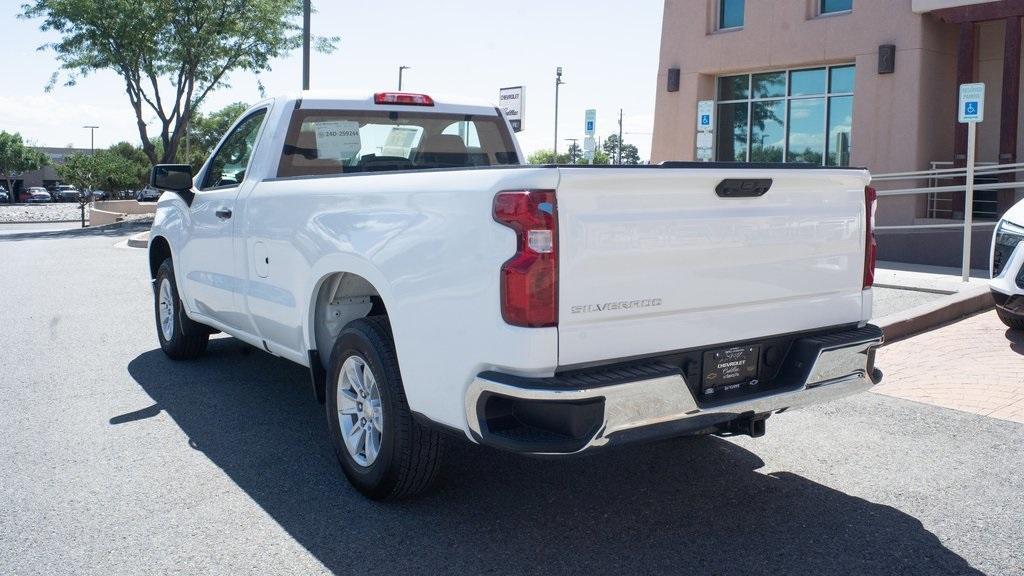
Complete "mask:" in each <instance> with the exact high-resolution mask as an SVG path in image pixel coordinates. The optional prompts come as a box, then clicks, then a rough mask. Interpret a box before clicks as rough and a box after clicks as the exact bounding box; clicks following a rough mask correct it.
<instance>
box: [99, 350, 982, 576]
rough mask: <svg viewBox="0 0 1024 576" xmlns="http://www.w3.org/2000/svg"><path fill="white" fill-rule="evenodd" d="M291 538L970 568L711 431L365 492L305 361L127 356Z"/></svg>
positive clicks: (832, 566) (866, 569) (460, 453)
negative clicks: (393, 494)
mask: <svg viewBox="0 0 1024 576" xmlns="http://www.w3.org/2000/svg"><path fill="white" fill-rule="evenodd" d="M128 370H129V372H130V373H131V375H132V376H133V377H134V378H135V380H136V381H137V382H138V383H139V385H140V386H142V388H143V389H145V391H146V392H147V393H148V394H149V396H150V397H152V399H153V400H154V401H155V403H156V404H155V405H154V406H150V407H147V408H143V409H142V410H139V411H136V412H133V413H129V414H121V415H114V416H113V417H112V418H111V425H117V424H119V423H121V422H128V421H131V420H136V419H141V418H146V417H148V416H151V415H154V414H156V413H158V412H159V411H160V410H163V411H166V412H167V413H168V415H170V416H171V417H172V418H173V419H174V421H175V422H176V423H177V425H178V426H180V427H181V429H182V430H183V431H184V432H185V433H186V435H187V436H188V437H189V444H190V445H191V446H192V447H193V448H195V449H197V450H201V451H203V452H204V453H205V454H206V456H208V457H209V458H210V459H211V460H212V461H213V462H214V463H215V464H217V465H218V466H219V467H220V468H221V469H222V470H224V472H225V473H226V474H227V475H228V476H229V477H230V478H231V479H232V480H233V481H234V482H235V483H236V484H237V485H238V486H239V487H240V488H242V489H243V490H244V491H245V492H246V493H247V494H248V495H249V496H250V497H252V499H253V500H254V501H255V502H256V503H258V504H259V505H260V506H261V507H262V508H263V509H264V510H266V511H267V512H268V513H269V514H270V515H271V516H272V517H273V518H274V520H276V521H277V522H278V523H279V524H280V525H281V526H282V527H284V528H285V530H287V531H288V532H289V534H290V535H291V536H292V537H293V538H295V540H296V541H297V542H298V543H300V544H301V545H302V546H304V547H305V548H306V549H307V550H309V552H310V553H312V554H313V555H314V556H315V557H316V558H317V559H318V560H319V561H320V562H322V563H323V564H324V565H325V566H326V567H327V568H329V569H331V570H333V571H335V572H339V573H356V572H358V573H372V574H378V573H379V574H411V573H426V574H438V573H468V574H477V573H484V572H486V573H515V574H530V573H537V574H556V573H569V574H575V573H586V574H624V573H625V574H636V573H662V572H670V573H680V574H689V573H693V574H703V573H715V574H741V573H742V574H758V573H774V574H827V573H844V574H860V575H868V574H895V573H898V574H929V575H934V574H980V572H977V571H976V570H974V569H973V568H971V567H970V565H969V564H968V563H967V562H966V561H965V560H964V559H962V558H961V557H959V556H958V555H956V554H955V553H953V552H952V551H950V550H948V549H946V548H945V547H944V546H943V545H942V543H941V542H940V541H939V540H938V538H936V537H935V536H934V535H933V534H931V533H930V532H928V531H927V530H925V529H924V527H923V526H922V525H921V523H920V522H919V521H918V520H917V519H915V518H913V517H911V516H908V515H907V514H904V513H903V512H900V511H899V510H897V509H895V508H892V507H889V506H884V505H879V504H874V503H872V502H869V501H867V500H863V499H861V498H857V497H854V496H850V495H848V494H844V493H843V492H840V491H837V490H834V489H832V488H829V487H828V486H824V485H822V484H818V483H816V482H813V481H811V480H808V479H807V478H803V477H801V476H799V475H796V474H792V473H787V472H782V473H775V474H771V475H766V474H762V473H759V472H757V469H758V468H760V467H761V466H763V462H762V461H761V460H760V459H759V458H758V457H757V456H756V455H754V454H753V453H751V452H749V451H747V450H745V449H743V448H740V447H738V446H736V445H735V444H733V443H731V442H728V441H725V440H722V439H719V438H691V439H680V440H673V441H669V442H662V443H658V444H651V445H644V446H639V447H629V448H623V449H617V450H609V451H607V452H604V453H600V454H595V455H593V456H588V457H580V458H574V459H567V460H542V459H532V458H526V457H521V456H516V455H512V454H505V453H501V452H498V451H493V450H489V449H485V448H481V447H477V446H474V445H471V444H468V443H465V442H450V443H449V448H450V449H449V452H448V458H447V461H446V463H447V466H446V468H445V471H444V473H443V477H442V478H441V482H440V486H439V487H438V489H437V490H435V491H434V492H433V493H430V494H427V495H425V496H422V497H420V498H418V499H415V500H412V501H406V502H399V503H392V504H381V503H375V502H370V501H367V500H365V499H363V498H362V497H361V496H359V495H358V494H357V493H356V492H355V491H354V490H352V489H351V488H349V486H348V485H347V484H346V482H345V479H344V477H343V475H342V474H341V472H340V468H339V467H338V466H337V464H336V462H335V458H334V454H333V452H332V451H331V448H330V445H329V444H328V442H327V439H326V426H325V422H324V420H325V418H324V415H323V408H322V407H321V406H320V405H318V404H317V403H316V402H315V401H314V400H313V398H312V393H311V391H310V390H309V387H308V385H306V382H307V373H306V371H305V369H303V368H301V367H299V366H296V365H294V364H291V363H290V362H287V361H285V360H281V359H277V358H273V357H271V356H269V355H267V354H265V353H263V352H261V351H258V350H255V349H252V348H249V347H248V346H246V345H244V344H242V343H240V342H238V341H236V340H234V339H232V338H219V339H216V340H213V341H211V343H210V350H209V352H208V354H207V355H206V356H205V357H204V358H202V359H200V360H199V361H196V362H193V363H172V362H170V361H169V360H167V359H166V358H165V357H164V355H163V354H162V353H161V352H160V350H153V351H150V352H146V353H144V354H142V355H140V356H138V357H137V358H135V359H134V360H133V361H132V362H131V363H130V364H129V366H128Z"/></svg>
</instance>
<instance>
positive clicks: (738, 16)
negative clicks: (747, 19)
mask: <svg viewBox="0 0 1024 576" xmlns="http://www.w3.org/2000/svg"><path fill="white" fill-rule="evenodd" d="M743 4H744V0H719V3H718V28H719V29H725V28H739V27H740V26H743Z"/></svg>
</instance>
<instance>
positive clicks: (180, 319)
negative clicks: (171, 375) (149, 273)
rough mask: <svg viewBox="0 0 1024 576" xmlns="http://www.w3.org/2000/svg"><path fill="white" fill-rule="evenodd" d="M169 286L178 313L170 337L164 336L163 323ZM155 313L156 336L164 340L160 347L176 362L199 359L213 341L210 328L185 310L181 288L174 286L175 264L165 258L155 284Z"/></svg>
mask: <svg viewBox="0 0 1024 576" xmlns="http://www.w3.org/2000/svg"><path fill="white" fill-rule="evenodd" d="M164 282H167V283H168V288H169V290H170V295H171V308H172V310H173V311H174V314H173V322H171V323H170V327H169V329H170V337H169V338H168V337H167V336H166V335H165V334H164V329H163V327H162V326H161V324H160V291H161V289H162V287H163V283H164ZM153 313H154V316H155V318H156V335H157V338H159V339H160V348H161V349H162V350H163V351H164V354H167V356H168V357H169V358H171V359H172V360H192V359H193V358H198V357H199V356H200V355H201V354H202V353H203V352H204V351H205V350H206V344H207V342H209V340H210V332H209V330H208V329H207V328H206V326H204V325H202V324H200V323H198V322H196V321H194V320H192V319H191V318H189V317H188V316H187V315H186V314H185V308H184V307H183V306H182V304H181V298H179V297H178V286H177V285H176V284H175V283H174V265H173V264H172V262H171V259H170V258H167V259H165V260H164V261H163V262H162V263H161V264H160V268H159V269H158V270H157V273H156V280H155V282H154V284H153Z"/></svg>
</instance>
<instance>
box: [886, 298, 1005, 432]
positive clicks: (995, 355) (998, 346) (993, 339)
mask: <svg viewBox="0 0 1024 576" xmlns="http://www.w3.org/2000/svg"><path fill="white" fill-rule="evenodd" d="M876 363H877V364H878V367H879V368H881V369H882V371H883V372H884V373H885V377H884V378H883V380H882V383H881V384H880V385H878V386H876V387H875V388H873V391H874V392H877V393H879V394H885V395H888V396H895V397H897V398H905V399H907V400H914V401H917V402H923V403H926V404H933V405H935V406H942V407H944V408H953V409H955V410H962V411H964V412H973V413H975V414H981V415H984V416H989V417H992V418H1000V419H1003V420H1012V421H1014V422H1021V423H1024V332H1021V331H1013V330H1008V329H1007V328H1006V326H1004V325H1003V323H1002V322H1000V321H999V318H998V317H997V316H996V313H995V311H994V310H990V311H988V312H984V313H981V314H977V315H975V316H971V317H969V318H965V319H964V320H961V321H959V322H955V323H953V324H950V325H947V326H943V327H941V328H937V329H935V330H932V331H930V332H926V333H924V334H919V335H917V336H914V337H912V338H908V339H906V340H902V341H900V342H894V343H892V344H889V345H887V346H885V347H883V348H882V349H881V350H879V351H878V356H877V360H876Z"/></svg>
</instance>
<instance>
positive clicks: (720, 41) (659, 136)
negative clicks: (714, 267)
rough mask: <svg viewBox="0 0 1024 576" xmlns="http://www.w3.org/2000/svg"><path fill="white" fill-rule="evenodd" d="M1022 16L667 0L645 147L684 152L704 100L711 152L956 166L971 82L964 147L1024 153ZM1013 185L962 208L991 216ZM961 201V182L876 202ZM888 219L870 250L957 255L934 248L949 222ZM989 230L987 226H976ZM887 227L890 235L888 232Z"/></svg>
mask: <svg viewBox="0 0 1024 576" xmlns="http://www.w3.org/2000/svg"><path fill="white" fill-rule="evenodd" d="M1022 16H1024V3H1022V2H1018V1H1001V2H985V1H969V0H968V1H965V0H746V1H744V0H665V12H664V19H663V24H662V25H663V29H662V37H661V56H660V68H659V72H658V88H657V98H656V106H655V123H654V124H655V127H654V137H653V148H652V153H651V157H652V161H653V162H660V161H664V160H694V159H697V157H696V155H697V103H698V101H702V100H711V101H713V102H714V105H713V106H714V111H715V115H716V122H715V131H714V133H713V135H712V137H711V139H710V141H709V142H710V146H708V147H709V148H710V152H711V154H712V156H713V159H714V160H717V161H725V162H812V163H816V164H824V165H831V166H846V165H851V166H866V167H867V168H869V169H870V170H871V171H872V172H873V173H886V172H908V171H917V170H925V169H929V168H933V167H946V168H949V167H952V166H954V165H960V166H962V165H963V163H964V162H965V158H966V149H967V142H966V129H965V128H964V127H963V125H960V124H958V123H957V115H956V102H957V86H958V84H961V83H968V82H984V83H985V84H986V88H987V90H986V99H985V121H984V122H983V123H982V124H979V125H978V154H977V160H978V162H979V163H1015V162H1017V159H1018V158H1021V157H1022V155H1024V141H1022V139H1021V138H1020V137H1019V136H1018V134H1019V131H1020V130H1022V129H1024V127H1021V126H1020V124H1021V115H1020V108H1021V104H1022V99H1021V94H1020V75H1021V17H1022ZM705 149H706V148H705ZM898 184H900V185H899V186H897V187H914V186H922V185H924V184H923V183H917V184H915V183H913V182H899V183H898ZM882 187H883V186H880V188H882ZM1020 197H1021V194H1020V191H1019V190H1018V191H1015V190H1006V191H979V192H977V193H976V201H975V203H974V206H973V209H974V214H975V217H976V218H978V219H982V220H985V219H988V220H992V219H995V218H996V217H997V216H998V215H1000V214H1002V213H1003V212H1004V211H1005V210H1006V209H1007V208H1008V207H1009V206H1011V205H1012V204H1013V203H1014V202H1015V201H1016V200H1017V199H1019V198H1020ZM963 214H964V195H963V193H956V194H953V193H947V194H929V195H918V196H900V197H890V198H883V199H882V201H881V203H880V205H879V211H878V223H879V224H880V225H905V224H915V223H931V222H950V221H956V220H962V219H963ZM890 232H891V233H890ZM887 233H889V241H887V242H884V243H882V245H881V250H882V254H881V256H882V257H883V258H892V257H901V258H902V257H904V256H908V254H909V257H907V258H903V259H905V260H909V261H921V262H930V263H936V264H955V263H958V262H959V254H960V253H959V251H957V250H952V252H951V253H952V256H953V258H952V260H950V258H948V256H949V253H948V252H950V251H947V250H946V249H945V246H946V244H947V243H948V244H949V245H950V246H955V245H956V243H957V242H958V241H959V237H960V232H959V231H950V230H947V231H944V232H934V231H933V232H932V233H931V234H929V235H928V236H927V238H926V237H925V236H922V234H923V232H922V231H920V230H916V231H901V232H899V233H896V232H895V231H887ZM987 234H991V228H988V229H987V230H984V231H979V236H981V237H982V238H984V236H985V235H987ZM897 236H899V237H900V238H902V241H901V242H892V240H893V239H894V238H896V237H897ZM881 240H882V238H881V237H880V242H881ZM936 242H938V244H936ZM981 244H982V245H981V246H978V249H979V251H977V252H976V256H977V255H978V254H983V253H984V252H987V245H988V242H987V239H986V240H984V241H983V242H981ZM896 248H898V249H899V250H897V252H901V253H899V254H894V252H893V250H894V249H896ZM908 251H909V252H908ZM915 251H916V252H915ZM918 252H919V253H918ZM939 252H942V255H941V257H934V258H933V257H932V256H935V255H936V254H937V253H939ZM953 260H955V262H954V261H953ZM976 265H977V263H976Z"/></svg>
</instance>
